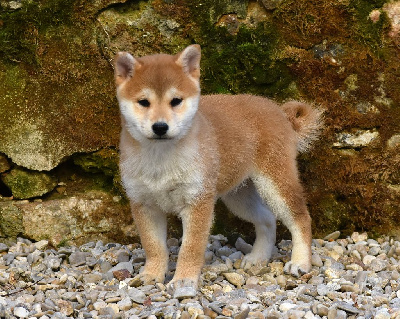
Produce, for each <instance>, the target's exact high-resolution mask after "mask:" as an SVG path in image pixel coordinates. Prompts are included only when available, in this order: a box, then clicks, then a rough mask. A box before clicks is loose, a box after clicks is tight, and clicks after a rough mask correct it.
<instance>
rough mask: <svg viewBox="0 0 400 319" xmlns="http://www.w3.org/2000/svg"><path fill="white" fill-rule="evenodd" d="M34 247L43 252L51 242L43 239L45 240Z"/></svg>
mask: <svg viewBox="0 0 400 319" xmlns="http://www.w3.org/2000/svg"><path fill="white" fill-rule="evenodd" d="M34 245H35V248H36V249H38V250H43V249H45V248H46V247H47V246H48V245H49V241H48V240H45V239H43V240H40V241H38V242H36V243H34Z"/></svg>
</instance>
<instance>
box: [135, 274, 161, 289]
mask: <svg viewBox="0 0 400 319" xmlns="http://www.w3.org/2000/svg"><path fill="white" fill-rule="evenodd" d="M159 277H160V276H158V277H157V276H155V275H152V274H146V273H142V274H139V275H137V276H135V277H133V278H132V280H131V281H130V282H129V285H130V286H131V287H139V286H145V285H154V284H155V283H157V282H163V281H164V279H161V278H159Z"/></svg>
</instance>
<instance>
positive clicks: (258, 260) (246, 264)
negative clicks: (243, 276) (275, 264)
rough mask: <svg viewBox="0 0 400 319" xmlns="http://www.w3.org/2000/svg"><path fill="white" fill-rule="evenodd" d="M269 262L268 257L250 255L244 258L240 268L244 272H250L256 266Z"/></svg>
mask: <svg viewBox="0 0 400 319" xmlns="http://www.w3.org/2000/svg"><path fill="white" fill-rule="evenodd" d="M268 260H269V258H268V256H264V255H260V254H254V253H250V254H247V255H245V256H244V257H243V259H242V262H241V264H240V267H241V268H242V269H244V270H248V269H250V268H251V267H252V266H254V265H264V264H265V265H266V264H267V263H268Z"/></svg>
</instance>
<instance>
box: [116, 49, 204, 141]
mask: <svg viewBox="0 0 400 319" xmlns="http://www.w3.org/2000/svg"><path fill="white" fill-rule="evenodd" d="M200 57H201V52H200V46H199V45H190V46H188V47H187V48H186V49H184V50H183V51H182V52H180V53H178V54H176V55H166V54H157V55H151V56H145V57H141V58H134V57H133V56H132V55H130V54H129V53H127V52H120V53H118V54H117V55H116V57H115V61H114V65H115V83H116V86H117V98H118V102H119V105H120V109H121V114H122V117H123V120H124V124H125V126H126V128H127V130H128V132H129V133H130V134H131V135H132V137H133V138H134V139H136V140H138V141H139V142H143V141H149V140H154V141H159V140H167V139H179V138H181V137H183V136H184V135H185V134H186V132H187V130H188V129H189V128H190V126H191V123H192V120H193V117H194V115H195V113H196V111H197V108H198V103H199V98H200V82H199V78H200Z"/></svg>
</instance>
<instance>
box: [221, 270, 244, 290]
mask: <svg viewBox="0 0 400 319" xmlns="http://www.w3.org/2000/svg"><path fill="white" fill-rule="evenodd" d="M222 275H223V276H224V277H225V278H226V280H228V281H229V282H230V283H231V284H232V285H235V286H236V287H238V288H241V287H242V285H244V283H245V279H244V277H243V275H240V274H238V273H234V272H228V273H223V274H222Z"/></svg>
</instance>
